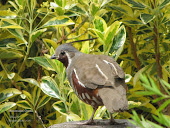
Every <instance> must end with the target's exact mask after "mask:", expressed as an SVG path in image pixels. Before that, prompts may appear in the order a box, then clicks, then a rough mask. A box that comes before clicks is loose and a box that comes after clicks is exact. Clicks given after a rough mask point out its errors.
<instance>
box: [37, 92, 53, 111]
mask: <svg viewBox="0 0 170 128" xmlns="http://www.w3.org/2000/svg"><path fill="white" fill-rule="evenodd" d="M50 99H51V97H49V96H48V95H44V96H43V97H42V98H41V100H40V102H38V105H37V109H39V108H40V107H42V106H44V105H45V104H46V103H47V102H48V101H49V100H50Z"/></svg>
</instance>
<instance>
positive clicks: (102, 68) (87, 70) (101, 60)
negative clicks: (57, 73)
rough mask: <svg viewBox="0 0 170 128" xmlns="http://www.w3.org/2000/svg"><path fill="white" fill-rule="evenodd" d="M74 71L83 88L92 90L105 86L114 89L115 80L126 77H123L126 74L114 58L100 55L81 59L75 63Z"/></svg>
mask: <svg viewBox="0 0 170 128" xmlns="http://www.w3.org/2000/svg"><path fill="white" fill-rule="evenodd" d="M92 56H93V57H92ZM73 71H74V73H75V74H76V77H77V79H78V81H79V83H80V84H81V85H82V86H83V87H87V88H91V89H95V88H97V87H103V86H104V87H106V86H108V87H112V86H113V87H114V86H115V78H123V76H124V75H122V74H124V72H123V70H122V69H121V68H120V67H119V65H118V64H117V63H116V62H115V61H113V60H112V58H111V59H110V57H108V56H99V55H97V56H96V55H86V56H83V57H81V58H80V59H78V61H77V62H76V63H75V66H74V70H73ZM119 72H120V73H119ZM121 73H122V74H121Z"/></svg>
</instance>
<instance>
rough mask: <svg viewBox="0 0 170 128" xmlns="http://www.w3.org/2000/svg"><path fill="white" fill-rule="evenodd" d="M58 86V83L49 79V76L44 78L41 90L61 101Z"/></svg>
mask: <svg viewBox="0 0 170 128" xmlns="http://www.w3.org/2000/svg"><path fill="white" fill-rule="evenodd" d="M57 86H58V85H57V83H56V82H55V81H54V79H52V78H51V77H49V76H44V77H42V81H41V84H40V88H41V90H42V91H43V92H44V93H45V94H47V95H49V96H51V97H54V98H58V99H59V98H60V94H59V90H58V87H57Z"/></svg>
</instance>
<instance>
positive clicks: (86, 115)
mask: <svg viewBox="0 0 170 128" xmlns="http://www.w3.org/2000/svg"><path fill="white" fill-rule="evenodd" d="M80 108H81V112H82V119H83V120H89V119H90V117H91V115H92V113H93V108H92V107H91V106H90V105H88V104H85V103H84V102H82V101H80Z"/></svg>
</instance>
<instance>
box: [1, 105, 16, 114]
mask: <svg viewBox="0 0 170 128" xmlns="http://www.w3.org/2000/svg"><path fill="white" fill-rule="evenodd" d="M15 105H16V103H14V102H5V103H3V104H1V105H0V114H1V113H3V112H5V111H7V110H9V109H10V108H12V107H14V106H15Z"/></svg>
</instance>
